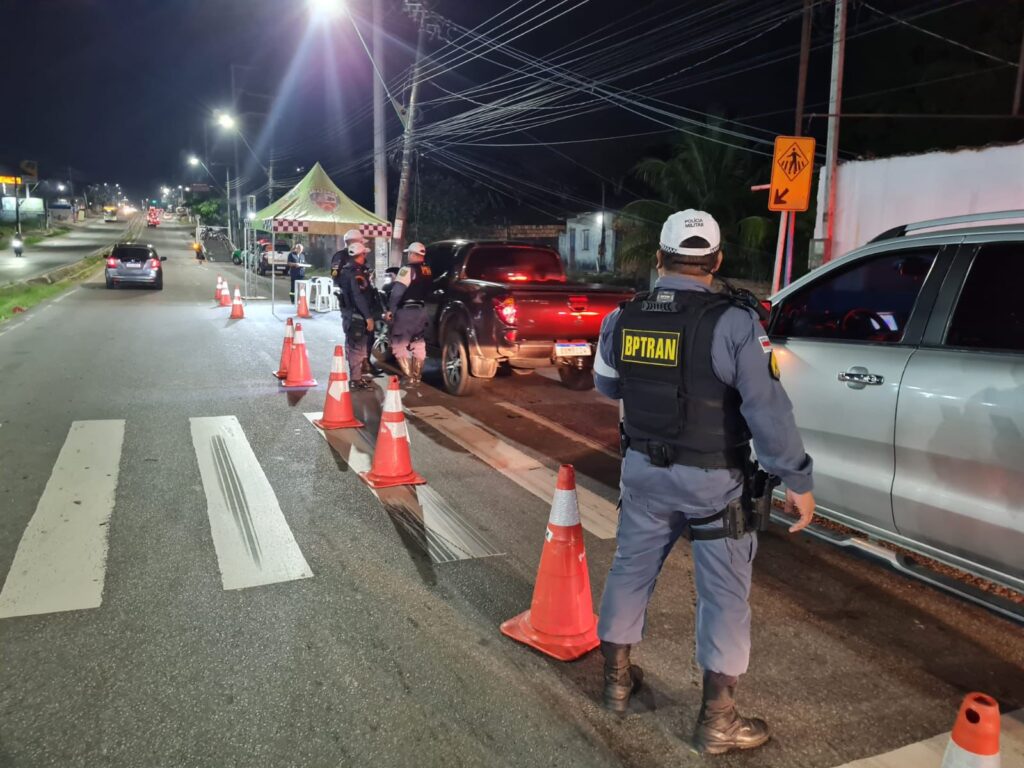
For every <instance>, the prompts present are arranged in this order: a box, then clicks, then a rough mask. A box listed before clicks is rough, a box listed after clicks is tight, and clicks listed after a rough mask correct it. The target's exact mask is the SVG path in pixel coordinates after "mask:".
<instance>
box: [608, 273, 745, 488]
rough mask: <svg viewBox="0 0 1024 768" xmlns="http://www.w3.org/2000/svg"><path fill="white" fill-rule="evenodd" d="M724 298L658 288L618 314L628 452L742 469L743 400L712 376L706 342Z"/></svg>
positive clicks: (616, 337) (618, 360) (728, 304)
mask: <svg viewBox="0 0 1024 768" xmlns="http://www.w3.org/2000/svg"><path fill="white" fill-rule="evenodd" d="M736 305H737V302H736V301H735V300H734V299H733V298H732V297H730V296H729V295H728V294H720V293H705V292H703V291H676V290H671V289H665V288H656V289H654V291H652V292H651V293H649V294H639V295H637V296H636V297H635V298H634V299H633V300H632V301H629V302H626V303H624V304H623V305H622V307H621V312H620V313H619V317H618V321H617V322H616V324H615V331H614V335H613V339H614V346H615V361H616V362H615V367H616V369H617V370H618V372H619V381H620V383H621V385H622V400H623V407H624V411H625V424H624V427H625V430H626V435H627V437H628V438H629V440H630V443H631V445H632V446H633V447H634V448H636V449H637V450H640V451H641V452H645V451H646V452H647V453H648V455H651V456H652V460H653V456H654V454H653V453H652V450H654V451H655V452H657V453H660V454H661V455H665V454H667V455H668V463H674V464H686V465H688V466H693V467H702V468H705V469H720V468H743V467H744V466H745V464H746V462H747V459H748V456H749V441H750V430H749V429H748V428H747V423H746V421H745V420H744V419H743V415H742V414H741V413H740V400H741V398H740V394H739V392H738V391H736V390H735V389H734V388H732V387H729V386H726V385H725V384H723V383H722V382H721V381H719V380H718V378H717V377H716V376H715V372H714V370H713V368H712V364H711V341H712V337H713V335H714V331H715V325H716V324H717V323H718V320H719V318H720V317H721V316H722V314H723V313H724V312H725V310H727V309H728V308H729V307H731V306H736Z"/></svg>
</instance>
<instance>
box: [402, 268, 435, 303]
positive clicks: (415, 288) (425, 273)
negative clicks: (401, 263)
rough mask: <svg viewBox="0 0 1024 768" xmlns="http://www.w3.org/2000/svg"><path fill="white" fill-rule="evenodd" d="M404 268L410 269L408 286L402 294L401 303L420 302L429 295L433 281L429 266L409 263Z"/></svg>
mask: <svg viewBox="0 0 1024 768" xmlns="http://www.w3.org/2000/svg"><path fill="white" fill-rule="evenodd" d="M406 269H408V270H409V271H410V273H411V274H410V275H409V287H408V288H406V289H405V293H403V294H402V304H401V306H403V307H404V306H405V305H406V304H410V303H412V304H422V303H423V302H424V301H426V300H427V296H429V295H430V288H431V285H432V283H433V280H432V277H433V275H432V274H431V271H430V267H428V266H427V265H426V264H409V265H408V266H407V267H406Z"/></svg>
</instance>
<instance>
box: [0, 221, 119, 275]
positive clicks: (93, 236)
mask: <svg viewBox="0 0 1024 768" xmlns="http://www.w3.org/2000/svg"><path fill="white" fill-rule="evenodd" d="M127 231H128V222H127V221H119V222H116V223H113V222H111V223H109V224H107V223H104V221H103V219H88V220H87V221H86V223H84V224H82V225H76V226H75V227H73V228H72V229H71V231H70V232H68V233H67V234H66V235H60V236H59V237H48V238H46V239H45V240H43V241H42V242H41V243H37V244H35V245H29V246H26V247H25V254H24V255H23V256H21V257H20V258H19V257H16V256H15V255H14V251H12V250H11V249H10V248H7V249H5V250H4V251H2V252H0V285H4V284H6V283H11V282H17V281H19V280H27V279H29V278H31V277H38V276H39V275H42V274H44V273H45V272H49V271H50V270H51V269H56V268H57V267H62V266H64V265H65V264H71V263H72V262H75V261H78V260H80V259H83V258H85V257H86V256H88V255H89V254H90V253H92V252H93V251H95V250H96V249H97V248H100V247H101V246H104V245H110V244H111V243H114V242H115V241H117V240H118V239H120V238H121V237H122V236H123V235H124V234H125V232H127Z"/></svg>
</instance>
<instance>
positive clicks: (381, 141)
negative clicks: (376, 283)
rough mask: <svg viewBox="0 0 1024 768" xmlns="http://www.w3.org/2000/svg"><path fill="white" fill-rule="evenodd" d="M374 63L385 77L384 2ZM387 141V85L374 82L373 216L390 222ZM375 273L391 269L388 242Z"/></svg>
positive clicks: (378, 13) (378, 0)
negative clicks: (385, 96)
mask: <svg viewBox="0 0 1024 768" xmlns="http://www.w3.org/2000/svg"><path fill="white" fill-rule="evenodd" d="M373 62H374V64H375V65H376V67H377V72H379V73H380V74H383V73H384V11H383V0H373ZM386 140H387V137H386V135H385V125H384V84H383V83H382V82H381V79H380V77H375V78H373V212H374V213H376V214H377V216H379V217H380V218H382V219H384V220H385V221H387V219H388V165H387V163H388V159H387V156H386V155H385V153H384V145H385V143H386ZM373 242H374V257H373V263H374V269H375V270H376V272H377V275H378V277H379V278H382V276H383V275H384V272H385V271H386V270H387V268H388V241H387V240H386V239H385V238H383V237H378V238H375V239H374V241H373Z"/></svg>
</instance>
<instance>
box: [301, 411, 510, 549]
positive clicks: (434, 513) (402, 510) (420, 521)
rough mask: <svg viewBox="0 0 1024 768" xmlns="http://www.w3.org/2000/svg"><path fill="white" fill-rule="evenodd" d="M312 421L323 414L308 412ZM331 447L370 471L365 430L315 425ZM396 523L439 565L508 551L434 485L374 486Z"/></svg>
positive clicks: (351, 463) (347, 460)
mask: <svg viewBox="0 0 1024 768" xmlns="http://www.w3.org/2000/svg"><path fill="white" fill-rule="evenodd" d="M305 416H306V418H307V419H308V420H309V422H310V423H312V422H313V421H315V420H316V419H319V418H320V417H321V414H320V413H319V412H318V413H307V414H305ZM313 426H314V428H315V429H316V431H317V432H319V433H320V434H321V435H322V436H323V437H324V439H325V440H327V443H328V445H330V446H331V449H332V450H334V451H335V453H337V454H338V455H339V456H340V457H341V458H342V459H343V460H344V461H345V463H346V464H348V465H349V467H351V468H352V470H354V471H355V472H368V471H369V469H370V465H371V464H372V463H373V457H372V456H371V454H370V451H371V450H372V446H371V445H370V441H369V438H368V437H367V434H366V432H365V431H364V430H355V429H332V430H331V431H329V432H324V430H322V429H320V428H318V427H317V426H316V425H315V424H314V425H313ZM367 488H368V489H369V490H370V492H372V493H373V495H374V496H376V497H377V498H378V499H379V500H380V502H381V504H383V505H384V508H385V509H386V510H387V512H388V514H389V515H391V517H392V519H393V520H394V521H395V523H396V524H398V525H400V526H402V529H403V531H405V532H406V533H407V534H409V535H410V537H411V538H412V539H413V540H414V541H415V542H416V543H417V544H418V545H419V546H420V547H421V548H422V549H423V550H424V551H425V552H426V553H427V554H428V555H429V556H430V560H431V561H432V562H433V563H435V564H440V563H450V562H455V561H456V560H475V559H477V558H481V557H494V556H497V555H501V554H504V553H502V552H499V551H498V550H497V549H496V548H495V547H494V546H492V545H491V543H490V542H488V541H487V539H485V538H484V537H483V536H482V535H480V534H479V533H478V532H477V531H476V530H475V529H474V528H473V526H472V524H470V523H469V522H468V521H467V520H465V518H463V517H462V516H461V515H460V514H459V513H458V512H456V511H455V509H454V508H453V507H452V506H451V505H450V504H449V503H448V502H447V501H445V499H444V498H443V497H442V496H441V495H440V494H439V493H438V492H437V491H435V490H434V489H433V488H431V487H429V486H426V485H419V486H413V485H402V486H398V487H395V488H380V489H375V488H370V487H369V486H367Z"/></svg>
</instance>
